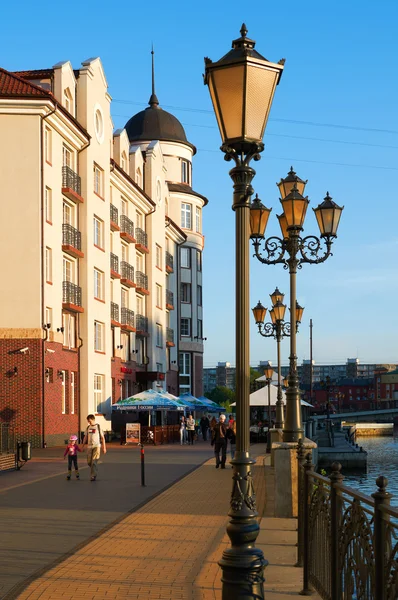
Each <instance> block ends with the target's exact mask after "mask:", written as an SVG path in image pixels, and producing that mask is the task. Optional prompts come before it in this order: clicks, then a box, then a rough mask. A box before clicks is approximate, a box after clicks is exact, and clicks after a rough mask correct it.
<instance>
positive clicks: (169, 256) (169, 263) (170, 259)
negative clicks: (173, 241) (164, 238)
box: [166, 250, 174, 270]
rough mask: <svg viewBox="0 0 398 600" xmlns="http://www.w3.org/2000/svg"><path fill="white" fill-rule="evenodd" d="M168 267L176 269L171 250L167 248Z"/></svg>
mask: <svg viewBox="0 0 398 600" xmlns="http://www.w3.org/2000/svg"><path fill="white" fill-rule="evenodd" d="M166 267H169V268H170V269H171V270H174V257H173V255H172V254H170V252H167V250H166Z"/></svg>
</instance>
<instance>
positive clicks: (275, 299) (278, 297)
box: [270, 288, 285, 306]
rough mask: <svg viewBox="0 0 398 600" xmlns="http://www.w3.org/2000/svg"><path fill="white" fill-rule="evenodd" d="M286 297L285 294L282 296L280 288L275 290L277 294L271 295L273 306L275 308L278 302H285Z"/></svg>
mask: <svg viewBox="0 0 398 600" xmlns="http://www.w3.org/2000/svg"><path fill="white" fill-rule="evenodd" d="M284 297H285V294H282V292H280V291H279V290H278V288H275V292H274V293H273V294H270V298H271V302H272V305H273V306H275V304H276V303H277V302H283V298H284Z"/></svg>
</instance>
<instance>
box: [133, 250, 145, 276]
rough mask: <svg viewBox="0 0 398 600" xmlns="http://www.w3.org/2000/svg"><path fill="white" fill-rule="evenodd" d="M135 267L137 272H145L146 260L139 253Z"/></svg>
mask: <svg viewBox="0 0 398 600" xmlns="http://www.w3.org/2000/svg"><path fill="white" fill-rule="evenodd" d="M135 266H136V269H137V271H139V272H140V273H143V272H144V259H143V257H142V254H138V252H137V254H136V257H135Z"/></svg>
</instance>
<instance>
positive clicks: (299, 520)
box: [296, 438, 305, 567]
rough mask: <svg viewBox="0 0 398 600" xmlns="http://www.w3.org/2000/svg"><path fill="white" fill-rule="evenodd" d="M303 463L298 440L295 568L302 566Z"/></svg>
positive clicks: (301, 441) (300, 440)
mask: <svg viewBox="0 0 398 600" xmlns="http://www.w3.org/2000/svg"><path fill="white" fill-rule="evenodd" d="M304 463H305V451H304V444H303V440H302V439H301V438H300V439H299V441H298V443H297V524H298V527H297V563H296V567H302V566H303V545H304V527H303V510H304V506H303V504H304V481H303V479H304V468H303V467H304Z"/></svg>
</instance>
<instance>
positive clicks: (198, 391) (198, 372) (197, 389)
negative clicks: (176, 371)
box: [192, 354, 203, 397]
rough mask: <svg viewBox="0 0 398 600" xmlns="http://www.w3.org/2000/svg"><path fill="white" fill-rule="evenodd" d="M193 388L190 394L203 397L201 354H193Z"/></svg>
mask: <svg viewBox="0 0 398 600" xmlns="http://www.w3.org/2000/svg"><path fill="white" fill-rule="evenodd" d="M194 357H195V369H194V388H193V390H192V394H193V395H194V396H196V397H198V396H203V354H195V355H194Z"/></svg>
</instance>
